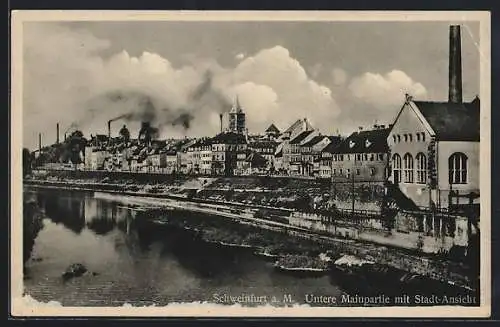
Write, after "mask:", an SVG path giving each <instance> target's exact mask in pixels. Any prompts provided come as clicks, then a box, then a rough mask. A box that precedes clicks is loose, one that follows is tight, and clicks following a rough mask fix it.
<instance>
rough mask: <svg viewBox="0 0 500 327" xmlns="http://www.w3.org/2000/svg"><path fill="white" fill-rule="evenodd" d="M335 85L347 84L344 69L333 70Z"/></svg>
mask: <svg viewBox="0 0 500 327" xmlns="http://www.w3.org/2000/svg"><path fill="white" fill-rule="evenodd" d="M332 78H333V84H335V85H344V84H345V83H346V82H347V73H346V72H345V70H343V69H342V68H338V67H337V68H334V69H333V70H332Z"/></svg>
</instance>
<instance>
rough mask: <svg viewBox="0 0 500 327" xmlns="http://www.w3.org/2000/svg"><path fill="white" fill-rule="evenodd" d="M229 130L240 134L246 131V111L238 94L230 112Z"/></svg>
mask: <svg viewBox="0 0 500 327" xmlns="http://www.w3.org/2000/svg"><path fill="white" fill-rule="evenodd" d="M229 131H230V132H234V133H238V134H245V133H246V127H245V113H244V112H243V108H242V107H241V105H240V101H239V99H238V96H236V99H235V101H234V104H233V106H232V108H231V111H230V112H229Z"/></svg>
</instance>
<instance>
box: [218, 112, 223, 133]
mask: <svg viewBox="0 0 500 327" xmlns="http://www.w3.org/2000/svg"><path fill="white" fill-rule="evenodd" d="M223 116H224V114H223V113H222V112H221V113H220V114H219V119H220V132H221V133H222V117H223Z"/></svg>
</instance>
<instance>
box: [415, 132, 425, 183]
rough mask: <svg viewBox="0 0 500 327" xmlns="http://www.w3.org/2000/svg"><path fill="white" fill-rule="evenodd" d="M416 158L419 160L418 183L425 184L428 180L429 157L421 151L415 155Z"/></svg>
mask: <svg viewBox="0 0 500 327" xmlns="http://www.w3.org/2000/svg"><path fill="white" fill-rule="evenodd" d="M417 135H418V134H417ZM415 160H416V161H417V183H418V184H425V182H426V181H427V158H426V157H425V154H423V153H422V152H420V153H418V154H417V156H416V157H415Z"/></svg>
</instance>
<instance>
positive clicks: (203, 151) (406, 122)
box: [85, 27, 480, 206]
mask: <svg viewBox="0 0 500 327" xmlns="http://www.w3.org/2000/svg"><path fill="white" fill-rule="evenodd" d="M459 32H460V31H459V28H458V27H452V28H451V29H450V75H449V99H448V101H446V102H436V101H432V102H431V101H416V100H414V99H413V98H412V97H411V96H409V95H407V96H406V99H405V101H404V103H403V104H402V106H401V109H400V110H399V112H398V113H397V115H396V116H395V119H394V121H393V122H392V124H390V125H374V126H373V127H371V128H369V129H362V128H361V127H360V128H359V130H357V131H355V132H353V133H351V134H350V135H349V136H347V137H342V136H340V135H324V134H322V133H321V132H320V131H319V130H318V129H316V128H314V127H313V126H312V125H311V124H310V123H309V121H308V120H307V118H303V119H299V120H297V121H296V122H294V123H293V124H292V125H291V126H289V127H288V128H287V129H285V130H284V131H283V132H281V131H280V130H279V129H278V128H277V127H276V126H275V125H274V124H272V125H271V126H270V127H269V128H268V129H267V130H266V131H265V132H264V133H263V134H262V135H249V134H248V131H247V129H246V126H245V121H246V119H245V113H244V111H243V108H242V107H241V105H240V103H239V101H238V100H236V101H235V104H234V105H233V107H232V109H231V111H230V112H229V121H228V129H227V130H225V131H224V130H223V129H222V115H221V132H220V133H219V134H218V135H216V136H215V137H210V138H209V137H207V138H199V139H183V140H162V141H158V140H154V141H151V140H147V139H144V138H141V137H139V138H138V139H137V140H131V139H130V138H129V135H130V133H129V132H128V131H127V130H126V128H125V127H124V129H125V130H124V129H122V131H121V132H120V137H117V138H110V137H108V138H106V136H103V135H98V136H94V137H92V140H91V141H90V145H89V146H88V147H87V148H86V153H85V166H86V168H88V169H107V170H122V171H124V170H125V171H144V172H159V173H166V174H171V173H184V174H195V175H224V176H235V175H236V176H238V175H253V174H271V175H286V176H303V177H316V178H328V179H332V181H333V182H339V183H340V182H384V183H387V182H389V183H391V184H393V185H395V186H397V187H398V189H399V190H400V191H401V192H402V193H403V194H404V195H405V196H407V197H408V198H410V199H411V200H412V201H414V202H415V203H416V204H417V205H419V206H431V205H439V206H441V205H442V204H443V203H448V202H450V201H452V200H451V198H450V194H456V195H457V200H456V201H457V202H460V201H473V199H472V198H473V196H472V195H471V196H470V197H469V198H466V199H465V198H462V199H461V198H460V193H462V194H465V193H468V194H474V193H477V194H479V139H480V137H479V125H480V123H479V112H480V108H479V107H480V101H479V98H478V97H476V98H475V99H473V100H472V101H470V102H464V101H463V100H462V85H461V83H462V82H461V58H460V57H461V56H460V33H459ZM146 129H147V128H144V126H143V128H142V129H141V130H146ZM139 134H141V133H139ZM453 192H455V193H453Z"/></svg>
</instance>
